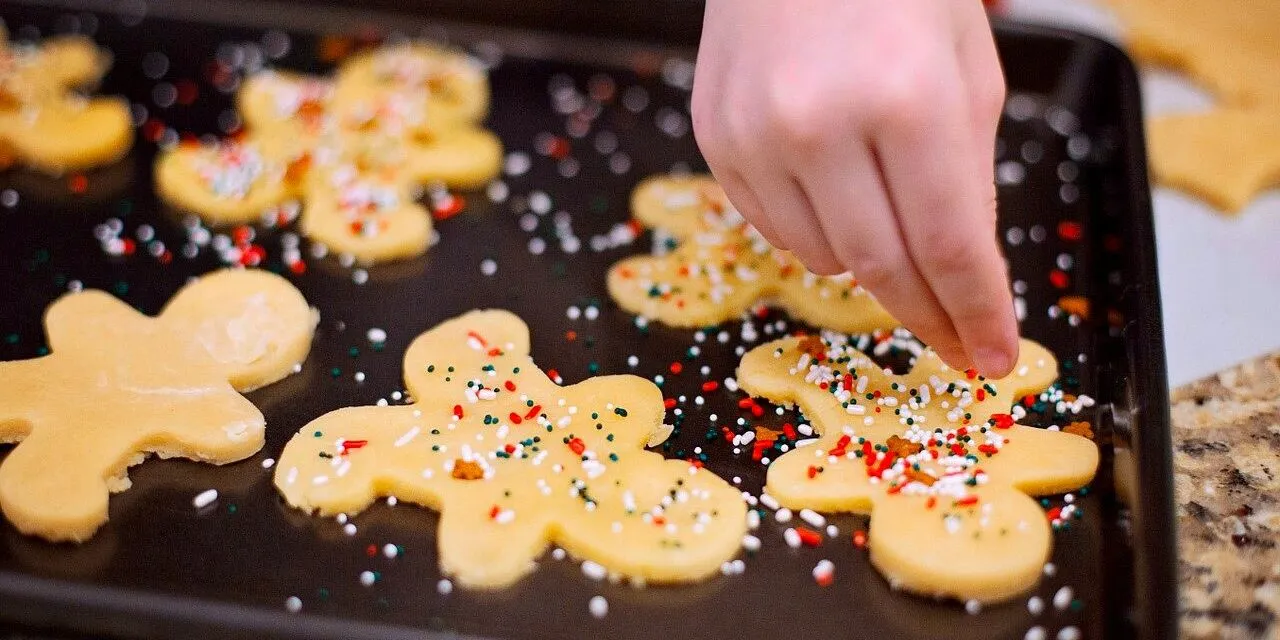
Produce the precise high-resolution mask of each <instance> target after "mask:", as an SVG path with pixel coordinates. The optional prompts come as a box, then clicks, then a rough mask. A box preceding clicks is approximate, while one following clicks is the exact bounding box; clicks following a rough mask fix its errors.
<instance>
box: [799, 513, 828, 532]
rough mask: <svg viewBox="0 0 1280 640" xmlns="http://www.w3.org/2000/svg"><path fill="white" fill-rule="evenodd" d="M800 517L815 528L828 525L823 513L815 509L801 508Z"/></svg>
mask: <svg viewBox="0 0 1280 640" xmlns="http://www.w3.org/2000/svg"><path fill="white" fill-rule="evenodd" d="M800 519H801V520H804V521H805V522H807V523H809V526H811V527H813V528H815V529H821V528H823V527H825V526H827V519H826V518H824V517H822V514H820V513H818V512H817V511H814V510H813V509H801V510H800Z"/></svg>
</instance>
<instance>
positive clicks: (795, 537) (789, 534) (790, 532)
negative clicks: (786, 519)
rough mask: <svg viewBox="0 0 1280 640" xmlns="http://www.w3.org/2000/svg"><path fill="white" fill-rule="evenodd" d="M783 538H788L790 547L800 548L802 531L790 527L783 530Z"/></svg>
mask: <svg viewBox="0 0 1280 640" xmlns="http://www.w3.org/2000/svg"><path fill="white" fill-rule="evenodd" d="M782 539H783V540H786V542H787V546H788V547H791V548H792V549H799V548H800V532H799V531H796V530H795V529H792V528H790V527H788V528H787V530H786V531H783V532H782Z"/></svg>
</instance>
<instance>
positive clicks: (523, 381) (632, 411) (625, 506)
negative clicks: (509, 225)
mask: <svg viewBox="0 0 1280 640" xmlns="http://www.w3.org/2000/svg"><path fill="white" fill-rule="evenodd" d="M405 384H406V386H407V388H408V389H409V392H410V394H411V395H412V397H413V398H414V401H415V404H412V405H406V406H390V407H353V408H346V409H339V410H337V411H333V412H331V413H328V414H325V415H324V416H321V417H320V418H318V419H316V420H314V421H313V422H311V423H310V424H308V425H307V426H305V427H303V428H302V430H301V431H299V432H298V434H297V435H295V436H294V437H293V439H292V440H291V441H290V442H289V444H288V445H287V446H286V447H285V449H284V453H283V454H282V455H281V457H280V461H279V462H278V463H277V465H276V476H275V482H276V487H277V488H278V489H279V490H280V492H281V493H282V494H283V495H284V497H285V500H286V501H287V502H288V503H289V504H290V505H293V506H294V507H297V508H299V509H302V510H305V511H308V512H316V513H320V514H323V515H333V514H337V513H348V514H353V513H357V512H359V511H361V510H363V509H364V508H365V507H367V506H368V505H369V504H370V503H371V502H373V501H374V500H375V499H376V498H378V497H380V496H395V497H396V498H397V499H399V500H400V501H401V502H405V501H409V502H414V503H416V504H420V505H423V506H426V507H429V508H431V509H434V510H437V511H440V513H441V517H440V526H439V530H438V534H437V535H438V546H439V552H440V565H441V569H442V570H443V572H444V573H445V574H447V575H451V576H453V577H454V579H455V580H456V581H458V582H459V583H461V584H463V585H466V586H469V587H476V588H499V587H503V586H506V585H509V584H511V583H512V582H514V581H516V580H517V579H519V578H520V577H521V576H523V575H525V574H526V573H528V572H530V571H531V570H532V569H533V567H534V560H536V559H537V558H538V557H539V556H540V555H541V554H542V553H543V552H544V551H545V550H546V548H547V546H548V545H549V544H552V543H554V544H558V545H560V546H562V547H563V548H564V549H566V550H567V551H568V552H569V553H571V554H573V555H575V556H577V557H580V558H584V559H588V560H592V561H594V562H597V563H599V564H601V565H603V566H604V567H605V568H606V569H608V570H609V571H612V572H616V573H617V574H620V575H622V576H625V577H628V578H632V579H637V580H644V581H647V582H663V583H666V582H687V581H692V580H698V579H700V578H704V577H706V576H709V575H711V574H712V573H714V572H715V571H717V570H718V569H719V567H720V565H721V563H723V562H724V561H725V560H728V559H730V558H732V557H733V556H734V554H735V553H736V552H737V550H738V547H739V545H740V544H741V540H742V536H743V534H744V533H745V530H746V523H745V515H746V506H745V505H744V503H743V501H742V496H741V495H740V494H739V492H738V491H736V490H734V489H733V487H731V486H730V485H729V484H728V483H726V482H725V481H723V480H721V479H720V478H718V477H716V476H715V475H713V474H712V473H711V472H709V471H706V470H703V469H700V468H697V467H693V466H690V465H689V463H687V462H684V461H679V460H663V458H662V456H661V455H659V454H657V453H651V452H648V451H645V446H646V444H647V443H648V442H649V441H650V438H651V435H652V434H654V433H655V432H659V431H660V430H661V428H662V418H663V415H664V409H663V404H662V395H661V393H660V392H659V391H658V388H657V387H656V386H654V385H653V384H652V383H650V382H649V381H647V380H644V379H642V378H637V377H635V376H627V375H620V376H604V377H598V378H592V379H589V380H586V381H584V382H581V383H579V384H575V385H570V386H567V387H560V386H557V385H556V384H554V383H553V382H552V381H551V380H550V379H549V378H547V376H546V374H544V373H543V372H542V371H541V370H539V369H538V367H537V366H535V365H534V363H533V362H532V360H531V358H530V357H529V332H528V327H526V326H525V324H524V322H523V321H521V320H520V318H518V317H516V316H515V315H513V314H511V313H509V312H506V311H498V310H487V311H473V312H470V313H467V314H465V315H462V316H459V317H457V318H455V319H453V320H449V321H447V322H445V323H443V324H441V325H439V326H437V327H436V328H434V329H431V330H430V331H427V332H426V333H424V334H422V335H421V336H419V337H418V339H417V340H415V341H414V342H413V344H412V345H410V347H409V350H408V352H407V353H406V354H405Z"/></svg>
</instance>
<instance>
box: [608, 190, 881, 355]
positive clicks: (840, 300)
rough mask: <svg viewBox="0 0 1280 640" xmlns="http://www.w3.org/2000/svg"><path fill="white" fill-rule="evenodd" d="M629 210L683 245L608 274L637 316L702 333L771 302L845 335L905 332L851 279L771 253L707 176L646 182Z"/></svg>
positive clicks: (622, 302) (618, 297) (613, 290)
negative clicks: (819, 271)
mask: <svg viewBox="0 0 1280 640" xmlns="http://www.w3.org/2000/svg"><path fill="white" fill-rule="evenodd" d="M631 211H632V215H633V216H634V217H635V219H636V220H637V221H639V222H640V224H643V225H645V226H647V227H651V228H655V229H661V230H664V231H666V232H668V233H670V234H671V235H672V237H674V238H675V239H676V240H677V241H678V242H679V246H677V247H676V248H675V249H674V250H673V251H671V252H670V253H668V254H666V255H657V256H634V257H631V258H627V259H626V260H623V261H621V262H619V263H617V264H615V265H614V266H613V267H612V268H611V269H610V270H609V275H608V287H609V295H611V296H612V297H613V299H614V301H616V302H617V303H618V305H619V306H621V307H622V308H623V309H626V310H627V311H629V312H631V313H635V314H638V315H641V316H644V317H646V318H652V319H656V320H658V321H660V322H663V323H665V324H668V325H671V326H676V327H705V326H710V325H715V324H719V323H721V322H724V321H725V320H729V319H732V318H736V317H737V316H739V315H740V314H741V313H742V312H743V311H745V310H747V309H748V308H750V307H751V306H752V305H753V304H756V303H757V302H759V301H771V302H776V303H777V304H778V305H779V306H781V307H783V308H784V309H786V310H787V312H788V313H790V314H791V315H792V316H794V317H796V318H798V319H800V320H803V321H805V322H808V323H810V324H813V325H816V326H821V327H826V328H830V329H835V330H838V331H848V332H854V333H858V332H866V331H871V330H874V329H885V328H891V327H895V326H897V325H898V322H897V321H896V320H894V319H893V317H892V316H890V315H889V314H888V313H887V312H886V311H885V310H884V309H883V308H882V307H881V306H880V304H879V303H878V302H876V300H875V298H873V297H872V296H871V294H869V293H867V291H866V290H865V289H863V288H862V287H860V286H858V283H857V280H855V279H854V278H853V276H852V275H850V274H843V275H840V276H833V277H823V276H818V275H814V274H813V273H811V272H809V271H807V270H806V269H805V268H804V266H803V265H801V264H800V262H799V261H797V260H796V259H795V258H793V257H792V256H791V254H790V253H788V252H785V251H779V250H777V249H774V248H773V247H771V246H769V243H768V242H766V241H765V239H764V238H763V237H761V236H760V234H759V233H757V232H756V230H755V229H754V228H753V227H751V226H750V225H749V224H747V223H746V221H744V220H743V219H742V216H741V215H740V214H738V212H737V211H736V210H734V209H733V205H731V204H730V203H729V201H728V199H727V198H726V197H725V195H724V191H723V190H721V189H720V186H719V185H718V184H716V182H715V181H714V180H713V179H712V178H711V177H710V176H690V177H677V176H658V177H654V178H650V179H648V180H645V181H644V182H642V183H641V184H640V185H639V186H638V187H636V190H635V191H634V192H633V193H632V196H631Z"/></svg>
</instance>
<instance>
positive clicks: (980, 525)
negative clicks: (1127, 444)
mask: <svg viewBox="0 0 1280 640" xmlns="http://www.w3.org/2000/svg"><path fill="white" fill-rule="evenodd" d="M1056 377H1057V361H1056V360H1055V359H1054V358H1053V356H1052V354H1050V353H1049V352H1048V351H1047V350H1046V349H1045V348H1044V347H1042V346H1040V345H1039V344H1037V343H1035V342H1032V341H1030V340H1023V341H1022V345H1021V355H1020V356H1019V360H1018V364H1017V366H1016V367H1015V368H1014V372H1013V373H1012V374H1010V376H1009V377H1007V378H1003V379H1000V380H988V379H985V378H983V377H982V376H978V375H977V374H976V373H975V372H973V371H969V372H962V371H956V370H954V369H950V368H948V367H947V366H946V365H945V364H944V363H943V362H942V360H941V359H940V358H938V356H937V355H936V354H935V353H934V352H933V351H932V350H926V351H925V352H924V353H923V354H921V355H920V356H919V357H918V358H917V359H916V362H915V365H914V368H912V370H911V371H910V372H909V373H907V374H905V375H892V374H890V373H886V372H885V371H884V370H883V369H881V368H880V367H879V365H877V364H876V363H875V362H874V361H873V360H872V359H871V358H870V357H868V356H867V355H865V354H863V353H862V352H860V351H858V350H857V349H855V348H854V346H853V345H852V343H851V342H850V340H849V338H848V336H846V335H843V334H839V333H834V332H824V333H823V334H822V335H821V336H816V335H815V336H807V337H789V338H783V339H781V340H775V341H773V342H770V343H768V344H765V345H762V346H759V347H757V348H755V349H753V350H751V351H750V352H748V353H747V354H746V356H744V357H743V359H742V362H741V364H740V366H739V367H738V382H739V384H740V385H741V386H742V388H743V389H744V390H746V391H748V392H749V393H751V394H752V395H756V396H763V397H765V398H768V399H769V400H771V401H773V402H778V403H785V404H795V405H798V406H799V408H800V410H802V411H803V412H804V413H805V415H807V416H808V417H809V418H810V419H811V420H812V422H813V426H814V428H815V429H817V431H818V432H819V433H820V438H819V439H818V440H817V441H816V442H814V443H812V444H810V445H808V446H804V447H800V448H797V449H793V450H792V451H790V452H787V453H785V454H783V455H782V456H781V457H779V458H778V459H777V460H775V461H774V462H773V464H772V465H771V466H770V467H769V471H768V477H767V482H766V491H767V492H768V494H769V495H770V496H773V497H774V498H775V499H776V500H777V502H778V503H779V504H780V505H782V506H784V507H789V508H791V509H806V508H807V509H813V510H817V511H827V512H855V513H870V514H872V523H871V528H870V532H869V537H868V540H867V542H868V544H869V546H870V548H871V562H872V564H873V565H875V567H876V568H877V569H878V570H879V571H880V572H881V573H882V574H884V576H885V577H886V578H888V580H889V581H890V583H892V584H894V585H897V586H900V587H901V588H903V589H906V590H908V591H912V592H915V593H919V594H923V595H927V596H941V597H950V598H956V599H959V600H963V601H969V600H974V601H977V602H994V601H1001V600H1006V599H1009V598H1012V597H1014V596H1016V595H1018V594H1020V593H1023V592H1025V591H1027V590H1028V589H1030V588H1032V587H1033V586H1035V584H1036V582H1037V580H1038V579H1039V576H1040V573H1041V568H1042V567H1043V565H1044V563H1045V561H1046V560H1048V558H1049V553H1050V549H1051V545H1052V538H1051V532H1050V526H1049V523H1048V520H1047V518H1046V515H1045V513H1044V511H1043V510H1042V509H1040V507H1039V506H1038V505H1037V503H1036V501H1035V500H1033V499H1032V498H1031V497H1030V496H1041V495H1050V494H1056V493H1063V492H1067V491H1071V490H1073V489H1076V488H1079V487H1080V486H1083V485H1085V484H1087V483H1088V482H1089V481H1090V480H1092V478H1093V474H1094V472H1095V470H1096V469H1097V465H1098V449H1097V446H1096V445H1094V443H1093V442H1092V441H1090V440H1088V439H1086V438H1084V437H1081V436H1078V435H1073V434H1071V433H1066V432H1061V431H1054V430H1047V429H1038V428H1034V427H1027V426H1022V425H1019V424H1016V421H1015V418H1014V415H1016V414H1017V413H1018V412H1017V410H1016V409H1015V410H1013V411H1012V412H1011V410H1010V407H1011V406H1012V405H1014V404H1015V403H1017V402H1018V401H1019V400H1020V399H1021V398H1022V397H1023V396H1025V395H1027V394H1031V393H1038V392H1040V391H1043V390H1044V389H1046V388H1048V386H1049V385H1050V384H1052V383H1053V381H1054V379H1055V378H1056Z"/></svg>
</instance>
